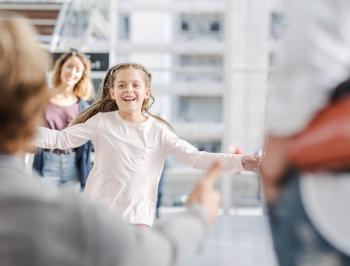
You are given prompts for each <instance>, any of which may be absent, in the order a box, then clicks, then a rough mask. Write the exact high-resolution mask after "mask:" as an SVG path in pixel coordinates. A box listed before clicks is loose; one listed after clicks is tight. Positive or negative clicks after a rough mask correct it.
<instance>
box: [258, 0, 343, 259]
mask: <svg viewBox="0 0 350 266" xmlns="http://www.w3.org/2000/svg"><path fill="white" fill-rule="evenodd" d="M285 4H286V6H285V12H286V20H287V30H286V32H285V34H284V36H283V38H282V41H281V43H280V45H281V46H280V47H279V48H280V50H277V54H276V58H277V64H276V72H275V73H274V84H273V86H272V88H271V91H270V95H269V96H268V102H267V135H268V136H267V142H266V147H265V156H264V157H263V160H262V165H261V169H260V170H261V175H262V179H263V184H264V192H265V196H266V199H267V201H268V206H269V217H270V223H271V230H272V235H273V240H274V246H275V250H276V253H277V257H278V261H279V264H280V266H287V265H288V266H297V265H300V266H345V265H350V226H349V225H350V212H349V207H348V205H349V202H350V173H349V172H337V173H334V172H322V173H299V172H296V171H286V168H287V167H288V160H287V153H288V149H289V145H290V143H291V138H292V137H293V136H294V135H295V134H297V133H299V132H301V131H302V130H303V129H304V128H305V127H306V126H307V125H308V123H309V121H310V120H311V119H312V117H313V116H314V115H315V114H316V113H317V111H319V110H321V109H322V108H323V107H324V106H326V104H327V103H328V101H329V100H330V96H331V94H332V92H333V89H334V88H335V87H337V86H338V84H340V83H342V82H343V81H345V80H347V79H348V78H349V76H350V31H349V28H350V16H349V14H350V4H349V2H348V1H344V0H311V1H307V2H305V1H302V0H293V1H285Z"/></svg>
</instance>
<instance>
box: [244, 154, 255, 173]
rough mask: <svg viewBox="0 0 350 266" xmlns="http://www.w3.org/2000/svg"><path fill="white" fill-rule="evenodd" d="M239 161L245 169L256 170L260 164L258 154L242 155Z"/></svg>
mask: <svg viewBox="0 0 350 266" xmlns="http://www.w3.org/2000/svg"><path fill="white" fill-rule="evenodd" d="M241 162H242V165H243V168H244V169H245V170H247V171H254V172H256V171H257V170H258V167H259V164H260V156H258V155H243V156H242V158H241Z"/></svg>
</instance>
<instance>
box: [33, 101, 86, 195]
mask: <svg viewBox="0 0 350 266" xmlns="http://www.w3.org/2000/svg"><path fill="white" fill-rule="evenodd" d="M78 104H79V112H82V111H84V110H85V109H87V108H88V107H89V104H88V103H87V102H86V101H84V100H81V99H79V102H78ZM91 150H92V144H91V142H90V141H89V142H87V143H85V144H84V145H82V146H79V147H77V148H75V153H76V158H75V160H76V165H77V167H78V170H79V181H80V186H81V188H82V189H83V188H84V187H85V184H86V181H87V177H88V174H89V172H90V169H91V160H90V153H91ZM44 164H45V162H44V151H43V149H38V150H37V152H36V154H35V156H34V162H33V168H34V170H35V171H36V172H37V173H38V174H39V175H41V176H42V175H43V168H44Z"/></svg>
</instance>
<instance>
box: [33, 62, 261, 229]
mask: <svg viewBox="0 0 350 266" xmlns="http://www.w3.org/2000/svg"><path fill="white" fill-rule="evenodd" d="M102 86H103V87H102V88H101V90H100V96H99V99H98V101H97V102H96V103H95V104H94V105H92V106H91V107H90V108H89V109H87V110H86V111H85V112H83V113H82V114H81V115H79V116H78V117H77V118H76V119H75V121H74V122H73V124H74V125H73V126H70V127H68V128H66V129H64V130H62V131H56V130H51V129H47V128H40V130H39V133H38V135H37V137H36V141H35V144H36V145H37V146H39V147H45V148H59V149H67V148H68V149H69V148H74V147H76V146H79V145H82V144H83V143H85V142H86V141H88V140H91V141H92V143H93V144H94V146H95V163H94V166H93V168H92V170H91V172H90V175H89V178H88V181H87V185H86V189H85V193H86V194H88V195H89V196H90V197H91V198H93V199H98V200H102V201H104V202H105V203H107V204H108V206H110V207H111V208H113V209H118V210H121V211H122V215H123V219H124V220H125V221H126V222H128V223H132V224H144V225H152V223H153V218H154V214H155V207H156V196H157V195H156V194H157V186H158V182H159V178H160V175H161V171H162V168H163V164H164V161H165V158H166V157H167V156H168V155H169V154H171V155H174V156H175V157H176V158H177V159H178V160H180V161H182V162H184V163H187V164H190V165H192V166H193V167H195V168H198V169H207V168H208V167H209V166H210V165H211V164H212V163H213V162H214V161H215V160H221V161H222V162H223V164H224V169H226V170H230V171H231V172H238V171H241V170H256V167H257V165H258V163H259V158H258V157H255V156H240V155H233V154H215V153H207V152H200V151H198V150H197V149H196V148H195V147H193V146H192V145H191V144H189V143H188V142H186V141H184V140H182V139H179V138H178V137H177V136H176V135H175V134H174V132H173V131H172V130H170V129H169V124H167V123H166V122H165V121H164V120H163V119H161V118H159V117H156V116H154V115H152V114H150V113H149V112H148V109H149V108H150V106H151V104H152V102H153V97H152V95H151V73H150V72H148V71H147V69H146V68H145V67H143V66H142V65H139V64H119V65H116V66H114V67H112V68H111V69H110V70H109V71H108V73H107V75H106V77H105V79H104V81H103V84H102Z"/></svg>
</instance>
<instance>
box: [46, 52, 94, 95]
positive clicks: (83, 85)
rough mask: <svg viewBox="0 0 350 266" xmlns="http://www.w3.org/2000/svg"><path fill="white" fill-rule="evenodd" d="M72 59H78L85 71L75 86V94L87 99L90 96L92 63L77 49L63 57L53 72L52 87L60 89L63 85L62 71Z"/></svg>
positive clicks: (56, 63)
mask: <svg viewBox="0 0 350 266" xmlns="http://www.w3.org/2000/svg"><path fill="white" fill-rule="evenodd" d="M71 57H77V58H79V59H80V61H81V62H82V63H83V65H84V71H83V75H82V77H81V79H80V80H79V82H78V83H77V84H75V86H74V89H73V93H74V95H75V96H77V97H79V98H82V99H85V98H87V97H88V95H89V93H90V92H89V86H90V84H89V82H91V81H90V71H91V63H90V60H89V59H88V58H87V57H86V56H85V55H84V54H83V53H80V52H78V51H77V50H75V49H71V50H70V52H68V53H65V54H63V55H61V56H60V57H59V58H58V59H57V61H56V62H55V65H54V67H53V70H52V86H53V87H58V86H59V85H60V84H61V71H62V67H63V65H64V63H65V62H67V60H68V59H69V58H71Z"/></svg>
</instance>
